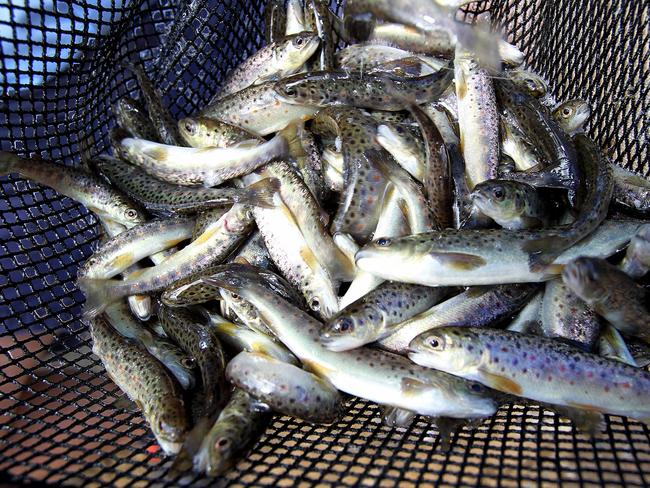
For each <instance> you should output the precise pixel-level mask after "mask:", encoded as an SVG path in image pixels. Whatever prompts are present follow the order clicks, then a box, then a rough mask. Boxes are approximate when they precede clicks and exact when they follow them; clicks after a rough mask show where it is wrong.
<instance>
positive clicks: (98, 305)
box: [78, 203, 253, 316]
mask: <svg viewBox="0 0 650 488" xmlns="http://www.w3.org/2000/svg"><path fill="white" fill-rule="evenodd" d="M252 223H253V221H252V217H251V215H250V212H249V211H248V209H247V207H245V206H243V205H240V204H237V203H236V204H235V205H233V207H232V208H231V209H230V210H229V211H228V212H226V213H225V214H224V215H223V217H221V218H220V219H219V220H218V221H217V222H215V223H214V224H213V225H211V226H210V227H208V228H207V229H206V230H205V232H204V233H203V234H201V235H200V236H199V237H198V238H197V239H195V240H194V241H192V242H191V243H190V244H188V245H187V246H185V247H184V248H183V249H181V250H180V251H178V252H177V253H174V254H173V255H172V256H170V257H169V258H167V259H166V260H165V261H163V262H162V263H161V264H159V265H157V266H152V267H150V268H146V269H143V270H142V272H141V273H140V274H139V275H138V276H137V277H132V278H130V279H128V280H125V281H120V280H104V279H89V278H83V279H79V280H78V284H79V287H80V288H81V289H82V290H83V291H84V292H85V294H86V305H85V311H84V313H85V314H86V315H88V316H94V315H96V314H97V313H99V312H101V311H102V309H103V308H104V307H106V305H108V304H110V303H112V302H114V301H116V300H119V299H120V298H121V297H123V296H128V295H135V294H149V293H152V292H155V291H160V290H163V289H165V288H166V287H167V286H169V285H170V284H172V283H173V282H175V281H177V280H179V279H182V278H184V277H186V276H189V275H190V274H192V273H195V272H198V271H200V270H201V269H204V268H207V267H208V266H210V265H211V264H214V263H215V262H220V261H223V260H224V259H225V258H226V257H227V256H228V254H230V252H232V250H233V249H234V248H236V246H237V245H238V244H239V243H240V242H241V241H242V240H243V239H244V238H245V237H246V236H247V235H248V233H249V231H250V229H251V225H252Z"/></svg>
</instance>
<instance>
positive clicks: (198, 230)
mask: <svg viewBox="0 0 650 488" xmlns="http://www.w3.org/2000/svg"><path fill="white" fill-rule="evenodd" d="M228 210H230V208H229V207H217V208H213V209H210V210H204V211H203V212H200V213H198V214H196V217H195V220H194V229H192V240H193V241H194V240H196V239H197V238H198V237H199V236H200V235H201V234H203V233H204V232H205V230H206V229H207V228H208V227H210V226H211V225H213V224H214V223H215V222H216V221H217V220H219V219H220V218H221V217H223V215H224V214H225V213H226V212H227V211H228Z"/></svg>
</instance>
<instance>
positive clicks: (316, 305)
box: [309, 297, 320, 312]
mask: <svg viewBox="0 0 650 488" xmlns="http://www.w3.org/2000/svg"><path fill="white" fill-rule="evenodd" d="M309 308H311V309H312V310H313V311H314V312H318V311H319V310H320V300H319V299H318V298H316V297H314V298H312V299H311V300H310V301H309Z"/></svg>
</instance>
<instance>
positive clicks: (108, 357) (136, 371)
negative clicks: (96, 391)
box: [89, 317, 188, 454]
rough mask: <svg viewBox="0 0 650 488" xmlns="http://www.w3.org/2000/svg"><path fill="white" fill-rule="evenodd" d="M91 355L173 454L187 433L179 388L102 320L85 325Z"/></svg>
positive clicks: (143, 354)
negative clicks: (90, 339)
mask: <svg viewBox="0 0 650 488" xmlns="http://www.w3.org/2000/svg"><path fill="white" fill-rule="evenodd" d="M89 327H90V336H91V337H92V340H93V353H94V354H95V355H96V356H97V357H99V359H100V360H101V361H102V364H103V365H104V368H106V374H107V375H108V376H109V378H111V379H112V380H113V382H115V384H116V385H117V386H118V387H119V388H120V389H121V390H122V391H123V392H124V393H126V395H127V396H128V397H129V399H131V400H132V401H134V402H135V403H136V404H137V405H138V407H139V408H140V410H141V412H142V415H143V416H144V418H145V419H146V421H147V423H148V424H149V427H150V428H151V430H152V432H153V434H154V436H155V437H156V441H158V444H159V445H160V447H161V448H162V449H163V451H164V452H165V453H166V454H176V453H178V451H179V450H180V448H181V444H182V443H183V440H184V438H185V435H186V434H187V431H188V425H187V418H186V416H187V413H186V408H185V405H184V403H183V396H182V393H181V389H180V387H179V386H178V384H177V383H176V381H175V380H174V379H173V378H172V377H171V376H170V374H169V373H168V372H167V370H166V369H165V368H164V367H163V365H162V364H160V363H159V362H158V361H157V360H156V359H154V357H153V356H151V355H150V354H149V353H148V352H147V351H146V350H145V349H144V348H143V347H141V346H138V345H137V344H136V343H135V342H133V341H131V340H129V339H126V338H124V337H122V336H121V335H119V334H118V333H117V332H116V331H115V330H114V329H113V328H112V327H111V326H110V325H109V324H108V323H107V322H106V320H105V319H104V318H103V317H97V318H95V319H93V320H91V321H90V322H89Z"/></svg>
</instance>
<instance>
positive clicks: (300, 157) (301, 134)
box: [289, 124, 327, 205]
mask: <svg viewBox="0 0 650 488" xmlns="http://www.w3.org/2000/svg"><path fill="white" fill-rule="evenodd" d="M294 127H295V129H296V137H293V138H291V139H290V145H289V155H290V156H291V158H292V159H293V160H294V161H295V166H296V167H297V168H298V171H299V172H300V176H301V177H302V180H303V181H304V183H305V185H307V188H309V191H310V192H311V194H312V195H313V196H314V199H315V200H316V202H317V203H318V204H320V205H322V204H323V202H324V201H325V197H326V196H327V190H326V187H325V186H326V185H325V181H324V178H323V162H322V160H321V153H320V151H319V150H318V146H317V144H316V140H315V138H314V135H313V134H312V133H311V131H309V130H307V129H305V127H304V126H302V124H294Z"/></svg>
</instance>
